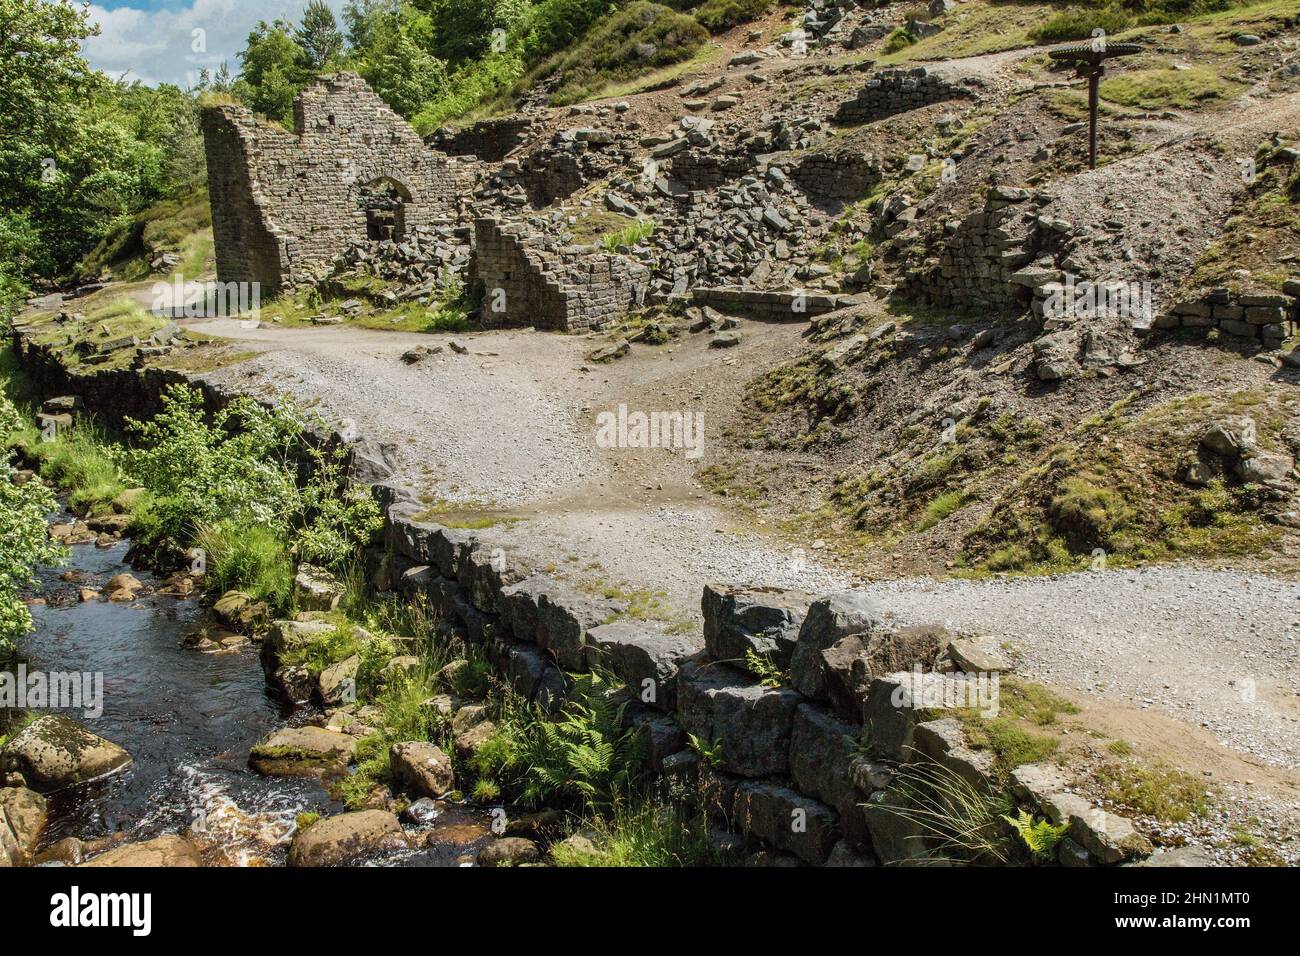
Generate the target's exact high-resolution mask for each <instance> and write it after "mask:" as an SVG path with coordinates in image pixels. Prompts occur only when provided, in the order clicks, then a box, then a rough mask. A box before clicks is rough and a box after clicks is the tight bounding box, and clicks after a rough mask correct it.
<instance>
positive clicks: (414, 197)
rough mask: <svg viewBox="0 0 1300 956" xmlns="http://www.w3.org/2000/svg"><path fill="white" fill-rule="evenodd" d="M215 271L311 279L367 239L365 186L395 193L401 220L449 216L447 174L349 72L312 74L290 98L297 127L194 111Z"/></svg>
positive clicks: (272, 286) (421, 222) (414, 223)
mask: <svg viewBox="0 0 1300 956" xmlns="http://www.w3.org/2000/svg"><path fill="white" fill-rule="evenodd" d="M202 125H203V134H204V147H205V151H206V154H207V163H208V170H209V180H208V191H209V194H210V197H211V200H212V231H213V238H214V240H215V244H216V258H217V275H218V278H219V279H220V280H221V281H223V282H232V281H233V282H260V283H261V284H262V286H263V287H264V289H265V290H267V291H275V290H277V289H279V288H280V287H282V286H291V285H296V284H299V283H301V282H306V281H309V280H312V279H314V278H317V277H319V275H320V274H322V273H323V272H324V271H326V270H327V269H328V267H329V266H330V265H331V263H332V262H333V260H334V259H335V257H336V256H338V255H339V254H340V253H342V252H343V251H344V250H345V249H346V248H347V246H348V245H349V244H350V243H351V242H353V241H355V240H357V239H364V238H366V236H367V229H368V220H367V212H366V209H365V208H364V207H363V200H362V189H363V187H368V186H370V185H372V184H375V183H382V184H383V185H384V186H385V187H387V188H391V189H392V190H393V191H394V192H395V193H396V195H397V196H398V198H399V199H400V204H399V205H400V212H399V214H398V223H399V228H400V229H403V230H405V229H413V228H416V227H432V226H435V225H437V224H438V223H440V222H442V221H445V220H447V219H451V218H454V217H455V203H456V196H457V190H456V181H455V177H454V175H453V173H452V171H451V168H450V164H449V162H448V160H447V158H446V157H445V156H442V155H441V154H438V153H435V152H433V151H431V150H429V149H428V148H427V147H426V146H425V145H424V143H423V142H422V141H421V139H420V137H419V136H417V135H416V133H415V131H414V130H413V129H411V127H410V126H408V125H407V124H406V122H405V121H404V120H403V119H402V118H401V117H400V116H398V115H397V114H396V113H394V112H393V111H392V110H390V109H389V108H388V107H387V106H386V105H385V104H384V102H383V100H381V99H380V98H379V97H378V96H377V95H375V93H374V92H373V91H372V90H371V89H370V88H369V87H368V86H367V85H366V84H365V82H364V81H363V80H362V79H361V78H360V77H359V76H357V75H356V74H355V73H335V74H330V75H326V76H321V77H318V78H317V80H316V82H315V84H314V85H312V86H310V87H308V88H307V89H305V90H304V91H303V92H302V93H300V94H299V95H298V97H297V98H296V99H295V100H294V132H292V133H289V132H286V131H285V130H283V129H281V128H279V127H278V126H275V125H273V124H270V123H267V122H264V121H261V120H258V119H256V118H255V117H254V116H253V114H252V112H251V111H249V110H247V109H245V108H243V107H239V106H229V105H224V106H215V107H209V108H207V109H205V110H204V113H203V120H202Z"/></svg>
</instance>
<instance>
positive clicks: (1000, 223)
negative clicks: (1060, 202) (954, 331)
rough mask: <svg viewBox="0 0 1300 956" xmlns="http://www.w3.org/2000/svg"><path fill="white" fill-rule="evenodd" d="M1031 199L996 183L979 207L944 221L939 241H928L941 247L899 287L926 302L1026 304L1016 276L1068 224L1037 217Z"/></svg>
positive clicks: (1048, 251) (1052, 245)
mask: <svg viewBox="0 0 1300 956" xmlns="http://www.w3.org/2000/svg"><path fill="white" fill-rule="evenodd" d="M1031 198H1032V196H1031V194H1030V193H1029V192H1028V191H1027V190H1024V189H1015V188H1011V187H1007V186H995V187H993V188H992V189H990V190H989V193H988V196H987V198H986V199H985V203H984V206H983V207H982V208H980V209H977V210H976V211H974V212H972V213H970V214H969V215H968V216H966V218H965V219H960V220H958V219H952V220H948V221H947V222H945V223H943V225H942V236H941V237H936V238H937V239H939V242H938V243H931V247H934V245H936V244H939V245H941V247H942V251H941V252H940V253H939V255H937V256H931V257H930V258H928V259H926V260H925V261H923V262H922V263H921V264H920V265H918V266H916V267H914V268H912V269H909V270H908V271H907V272H906V273H905V274H904V276H903V279H902V289H903V291H904V292H905V293H906V294H907V295H908V296H910V297H912V298H914V299H916V300H917V301H919V302H922V303H925V304H929V305H939V306H952V307H956V308H963V309H970V310H981V309H999V310H1007V309H1017V308H1024V307H1025V306H1027V305H1028V304H1029V300H1030V296H1029V294H1028V293H1027V292H1026V287H1025V286H1024V285H1022V284H1021V283H1020V282H1019V281H1016V280H1017V277H1018V274H1019V273H1021V271H1022V270H1024V269H1025V267H1026V266H1028V265H1029V264H1030V263H1033V262H1035V260H1037V259H1039V258H1040V257H1043V256H1050V255H1052V250H1053V249H1054V248H1057V246H1058V243H1057V241H1056V240H1055V239H1054V238H1053V233H1054V232H1056V233H1057V234H1058V235H1065V234H1067V233H1066V232H1061V231H1060V230H1066V231H1068V230H1069V228H1070V226H1069V224H1067V223H1056V222H1054V221H1052V220H1045V219H1043V218H1042V217H1041V216H1039V215H1038V214H1037V211H1036V207H1035V206H1034V205H1033V203H1031V202H1030V201H1029V200H1031ZM1057 272H1059V270H1057Z"/></svg>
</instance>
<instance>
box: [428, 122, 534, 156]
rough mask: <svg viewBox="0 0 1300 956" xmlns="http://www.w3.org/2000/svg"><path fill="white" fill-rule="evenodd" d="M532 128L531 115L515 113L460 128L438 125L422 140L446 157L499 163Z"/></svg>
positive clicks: (525, 137)
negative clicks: (464, 157) (471, 158)
mask: <svg viewBox="0 0 1300 956" xmlns="http://www.w3.org/2000/svg"><path fill="white" fill-rule="evenodd" d="M532 127H533V118H532V117H531V116H525V115H521V114H516V115H513V116H501V117H497V118H495V119H486V120H481V121H479V122H477V123H475V124H474V125H473V126H467V127H465V129H462V130H450V129H448V128H447V127H445V126H444V127H441V128H439V129H436V130H434V131H433V132H432V133H430V134H429V135H428V136H426V137H425V140H424V141H425V142H426V143H428V144H429V145H430V146H432V147H434V148H435V149H438V150H441V151H442V152H444V153H446V154H447V155H448V156H473V157H475V158H477V159H481V160H483V161H484V162H486V163H499V162H501V160H503V159H505V158H506V156H508V155H509V154H510V153H511V152H513V151H514V150H515V149H516V148H517V147H519V146H520V145H521V144H522V143H523V142H524V141H525V140H526V139H527V138H528V132H529V130H531V129H532Z"/></svg>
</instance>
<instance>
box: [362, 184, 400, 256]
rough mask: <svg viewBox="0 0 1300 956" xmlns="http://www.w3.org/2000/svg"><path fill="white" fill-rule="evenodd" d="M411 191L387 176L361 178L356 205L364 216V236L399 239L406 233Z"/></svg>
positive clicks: (376, 238)
mask: <svg viewBox="0 0 1300 956" xmlns="http://www.w3.org/2000/svg"><path fill="white" fill-rule="evenodd" d="M410 202H411V191H410V190H409V189H408V188H407V187H406V186H405V184H403V183H401V182H399V181H398V180H396V179H394V178H393V177H391V176H386V175H379V176H374V177H372V178H370V179H361V180H360V181H359V183H358V187H357V205H358V207H359V208H360V210H361V212H362V213H363V214H364V216H365V225H366V238H367V239H371V240H378V241H385V240H387V241H392V242H401V241H402V238H403V237H404V236H405V235H406V208H407V205H408V204H409V203H410Z"/></svg>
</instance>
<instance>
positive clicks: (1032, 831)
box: [1002, 809, 1070, 863]
mask: <svg viewBox="0 0 1300 956" xmlns="http://www.w3.org/2000/svg"><path fill="white" fill-rule="evenodd" d="M1002 819H1003V820H1006V821H1007V823H1009V824H1011V826H1012V827H1013V828H1015V831H1016V833H1017V834H1019V836H1020V839H1021V841H1023V842H1024V844H1025V848H1026V849H1028V850H1029V854H1030V856H1032V857H1033V858H1034V860H1035V861H1037V862H1039V863H1047V862H1050V861H1051V860H1053V859H1054V858H1055V857H1056V847H1057V845H1058V844H1059V843H1060V842H1061V839H1062V838H1063V837H1064V836H1065V831H1066V830H1068V829H1069V828H1070V825H1069V823H1068V822H1067V823H1059V824H1057V823H1052V821H1051V820H1041V819H1035V818H1034V815H1033V814H1032V813H1029V812H1028V811H1027V810H1024V809H1021V810H1019V811H1018V812H1017V814H1016V815H1015V816H1014V817H1013V816H1007V815H1003V817H1002Z"/></svg>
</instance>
